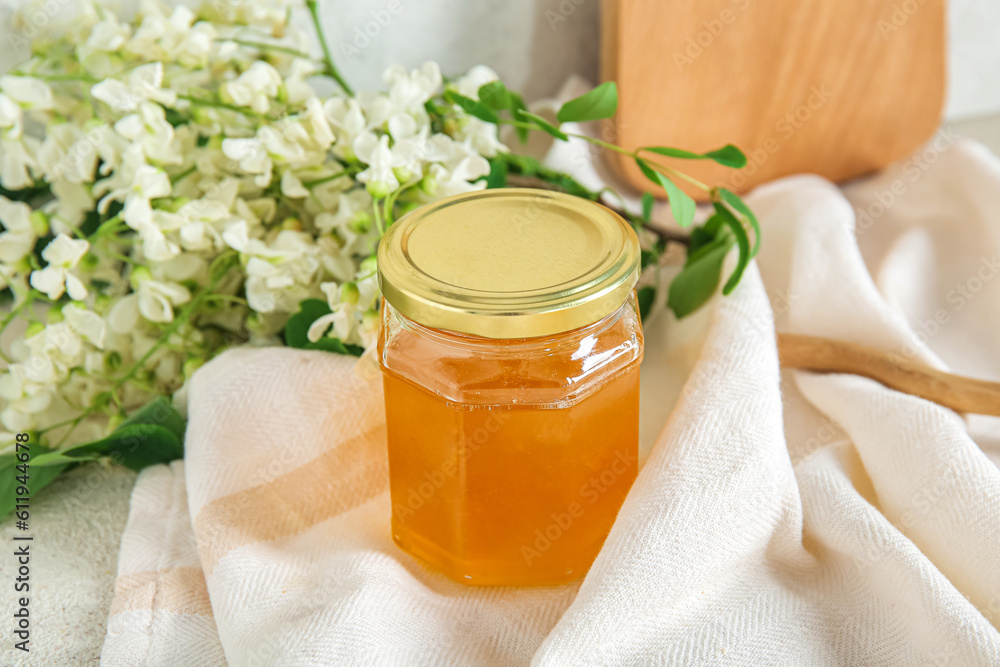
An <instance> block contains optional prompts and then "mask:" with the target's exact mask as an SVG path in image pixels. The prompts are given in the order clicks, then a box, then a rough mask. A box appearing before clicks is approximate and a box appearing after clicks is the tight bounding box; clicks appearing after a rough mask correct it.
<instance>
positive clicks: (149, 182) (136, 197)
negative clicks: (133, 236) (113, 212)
mask: <svg viewBox="0 0 1000 667" xmlns="http://www.w3.org/2000/svg"><path fill="white" fill-rule="evenodd" d="M128 160H129V161H130V162H131V163H135V162H136V160H134V159H132V158H128ZM128 171H129V169H128V168H125V167H124V166H123V168H121V169H118V170H117V172H116V173H115V176H113V177H112V178H109V179H107V181H101V182H100V183H98V184H97V185H96V186H95V188H94V190H95V194H99V193H100V192H101V191H103V190H106V189H107V188H108V187H109V186H110V187H113V186H115V185H118V186H119V187H116V188H115V189H113V190H111V192H109V193H108V194H107V195H105V196H104V197H103V198H102V199H101V201H100V202H98V205H97V208H98V211H100V212H101V213H106V212H107V210H108V206H109V205H110V204H111V202H112V201H121V200H124V202H125V206H124V208H123V209H122V214H121V215H122V219H123V220H124V221H125V222H126V224H128V226H129V227H131V228H132V229H140V228H141V227H142V226H143V225H146V224H149V223H150V222H152V219H153V207H152V205H151V204H150V200H152V199H156V198H158V197H168V196H169V195H170V194H171V192H173V189H172V187H171V185H170V178H169V177H168V176H167V174H166V172H164V171H163V170H162V169H157V168H156V167H152V166H150V165H148V164H142V163H141V162H140V163H139V166H138V168H136V169H135V171H134V172H132V175H131V179H130V180H129V181H127V183H128V185H122V181H123V180H124V179H127V178H129V176H128Z"/></svg>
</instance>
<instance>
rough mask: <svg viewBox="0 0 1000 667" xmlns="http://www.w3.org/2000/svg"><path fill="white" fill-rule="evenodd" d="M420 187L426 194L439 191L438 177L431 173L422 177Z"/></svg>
mask: <svg viewBox="0 0 1000 667" xmlns="http://www.w3.org/2000/svg"><path fill="white" fill-rule="evenodd" d="M420 189H421V190H422V191H423V192H424V193H425V194H429V195H433V194H434V193H435V192H437V189H438V182H437V179H436V178H434V177H433V176H431V175H430V174H427V175H426V176H424V177H423V178H422V179H420Z"/></svg>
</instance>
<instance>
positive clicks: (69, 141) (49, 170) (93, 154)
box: [38, 123, 97, 183]
mask: <svg viewBox="0 0 1000 667" xmlns="http://www.w3.org/2000/svg"><path fill="white" fill-rule="evenodd" d="M38 166H39V167H40V168H41V169H42V171H44V172H45V175H46V176H47V177H48V178H49V179H50V180H66V181H69V182H70V183H89V182H91V181H93V180H94V170H95V169H96V167H97V149H96V148H95V146H94V144H93V143H92V142H91V141H90V139H88V137H87V136H86V135H85V134H84V133H83V132H82V131H81V130H80V128H79V127H77V126H76V125H74V124H72V123H59V124H56V125H49V127H48V129H47V131H46V134H45V141H43V142H42V145H41V148H39V150H38Z"/></svg>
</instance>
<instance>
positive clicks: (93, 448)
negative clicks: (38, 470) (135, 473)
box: [32, 396, 187, 470]
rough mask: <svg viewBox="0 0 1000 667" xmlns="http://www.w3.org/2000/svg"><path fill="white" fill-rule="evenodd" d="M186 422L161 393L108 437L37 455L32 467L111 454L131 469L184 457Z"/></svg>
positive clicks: (80, 460)
mask: <svg viewBox="0 0 1000 667" xmlns="http://www.w3.org/2000/svg"><path fill="white" fill-rule="evenodd" d="M186 426H187V423H186V422H185V421H184V418H183V417H182V416H181V415H180V413H179V412H177V410H175V409H174V406H173V405H172V404H171V402H170V400H169V399H168V398H166V397H163V396H160V397H157V398H155V399H153V400H152V401H150V402H149V403H147V404H146V405H145V406H143V407H142V409H140V410H139V411H138V412H136V413H135V414H133V415H132V416H130V417H129V418H128V419H126V420H125V421H123V422H122V423H121V425H119V426H118V428H116V429H115V430H114V431H113V432H112V433H111V435H109V436H108V437H106V438H104V439H102V440H97V441H95V442H89V443H86V444H81V445H74V446H73V447H67V448H66V449H62V450H59V451H50V452H47V453H45V454H43V455H41V456H39V457H38V458H37V459H35V461H34V462H33V463H32V465H33V466H39V467H44V466H59V465H67V464H71V463H83V462H85V461H93V460H95V459H99V458H101V457H104V456H110V457H111V458H112V459H114V460H115V462H117V463H120V464H122V465H123V466H125V467H126V468H130V469H132V470H142V469H143V468H145V467H147V466H151V465H155V464H157V463H169V462H171V461H173V460H175V459H179V458H182V457H183V456H184V429H185V428H186Z"/></svg>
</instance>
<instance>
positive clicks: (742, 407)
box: [102, 135, 1000, 665]
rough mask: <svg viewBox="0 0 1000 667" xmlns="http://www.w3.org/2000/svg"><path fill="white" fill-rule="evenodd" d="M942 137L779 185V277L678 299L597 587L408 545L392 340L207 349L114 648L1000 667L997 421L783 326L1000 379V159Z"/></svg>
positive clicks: (144, 652)
mask: <svg viewBox="0 0 1000 667" xmlns="http://www.w3.org/2000/svg"><path fill="white" fill-rule="evenodd" d="M935 141H936V143H935V142H932V143H931V144H930V145H929V146H928V148H927V149H926V150H924V151H923V152H922V153H920V154H918V155H917V156H915V158H914V159H913V160H910V161H907V162H905V163H902V164H900V165H897V166H896V167H894V168H893V169H891V170H889V171H888V172H887V173H885V174H883V175H881V176H879V177H877V178H874V179H871V180H867V181H864V182H861V183H858V184H855V185H852V186H850V187H848V188H847V189H846V193H845V192H844V191H841V190H839V189H838V188H836V187H834V186H833V185H831V184H829V183H827V182H824V181H822V180H820V179H818V178H815V177H809V176H802V177H795V178H789V179H785V180H783V181H780V182H777V183H774V184H771V185H768V186H765V187H763V188H760V189H759V190H758V191H757V192H755V193H754V194H753V195H752V196H751V197H750V199H749V203H750V204H751V206H752V207H753V208H754V210H755V211H757V213H758V215H759V217H760V218H761V222H762V224H763V226H764V234H765V243H764V245H763V250H762V253H761V255H760V257H759V259H758V265H759V267H760V269H759V271H758V269H757V267H756V266H751V268H750V269H749V270H748V272H747V275H746V277H745V278H744V280H743V282H742V284H741V285H740V287H739V288H737V290H736V291H735V292H734V293H733V294H732V295H731V296H729V297H726V298H717V299H716V300H715V301H714V302H713V303H712V304H711V306H710V307H709V308H707V309H706V310H705V311H704V312H703V313H700V314H698V315H696V316H694V317H692V318H689V319H687V320H684V321H681V322H677V321H676V320H674V319H673V318H672V317H671V316H670V315H669V313H667V312H666V311H665V310H664V309H663V308H662V305H661V306H660V307H659V308H658V309H657V310H656V311H655V312H654V314H653V315H652V316H651V318H650V319H649V320H648V322H647V323H646V341H647V349H646V360H645V361H644V365H643V368H642V373H643V380H642V401H643V433H644V434H645V436H646V437H647V438H648V440H649V442H648V443H647V445H648V446H647V447H646V448H645V449H644V455H645V460H644V464H643V466H642V469H641V471H640V474H639V478H638V480H637V481H636V483H635V485H634V487H633V488H632V490H631V492H630V494H629V496H628V499H627V500H626V502H625V504H624V506H623V507H622V510H621V512H620V514H619V516H618V519H617V521H616V523H615V525H614V528H613V530H612V532H611V534H610V536H609V537H608V540H607V542H606V543H605V545H604V548H603V550H602V551H601V553H600V555H599V556H598V558H597V560H596V562H595V563H594V565H593V567H592V568H591V569H590V571H589V573H588V574H587V575H586V577H585V578H584V579H582V580H581V581H579V582H576V583H573V584H569V585H564V586H554V587H535V588H468V587H465V586H462V585H460V584H457V583H455V582H452V581H451V580H449V579H447V578H445V577H444V576H443V575H441V574H439V573H437V572H435V571H433V570H431V569H429V568H427V567H426V566H424V565H423V564H422V563H420V562H418V561H416V560H414V559H412V558H411V557H409V556H408V555H406V554H405V553H403V552H402V551H400V550H399V549H397V548H396V547H395V546H394V544H393V543H392V540H391V537H390V528H389V515H390V505H389V495H388V472H387V463H386V445H385V430H384V417H383V414H382V410H383V407H382V399H381V389H380V378H379V375H378V370H377V367H376V366H375V364H374V361H373V360H372V359H371V358H370V357H365V358H363V359H362V360H361V361H360V362H358V363H357V365H355V362H354V360H352V359H349V358H346V357H339V356H336V355H330V354H324V353H319V352H303V351H296V350H290V349H240V350H233V351H230V352H227V353H225V354H223V355H222V356H220V357H219V358H217V359H216V360H214V361H212V362H211V363H209V364H207V365H206V366H205V367H204V368H202V369H201V370H200V371H199V372H198V373H197V374H196V376H195V378H194V380H193V383H192V386H191V391H190V401H189V404H190V408H189V412H190V415H189V416H190V423H189V427H188V434H187V453H186V461H185V463H184V465H183V466H182V465H181V464H174V465H172V466H170V467H166V466H161V467H158V468H153V469H149V470H147V471H145V472H143V473H142V475H141V476H140V479H139V481H138V483H137V485H136V490H135V492H134V495H133V500H132V514H131V517H130V519H129V524H128V526H127V528H126V532H125V538H124V539H123V545H122V554H121V558H120V564H119V573H118V574H119V578H118V587H117V590H116V597H115V604H114V608H113V610H112V615H111V618H110V620H109V628H108V637H107V640H106V643H105V648H104V654H103V657H102V664H105V665H131V664H142V665H176V664H222V663H223V662H224V661H228V664H230V665H264V664H281V665H332V664H371V665H381V664H413V665H453V664H463V665H493V664H496V665H523V664H529V663H530V664H535V665H570V664H573V665H576V664H609V665H644V664H684V665H687V664H733V665H774V664H781V665H803V664H809V665H824V664H830V665H843V664H865V665H921V664H962V665H995V664H1000V632H998V627H1000V470H998V467H997V464H998V462H1000V420H998V419H995V418H988V417H979V416H969V417H964V416H960V415H956V414H955V413H953V412H951V411H949V410H946V409H944V408H942V407H940V406H937V405H935V404H932V403H929V402H927V401H924V400H922V399H918V398H915V397H912V396H908V395H904V394H900V393H897V392H894V391H892V390H889V389H887V388H885V387H883V386H881V385H879V384H877V383H875V382H872V381H870V380H866V379H862V378H858V377H854V376H846V375H825V376H820V375H814V374H810V373H806V372H801V371H782V370H781V369H780V368H779V365H778V357H777V352H776V348H775V336H774V332H775V326H777V328H778V330H781V331H791V332H795V333H806V334H817V335H823V336H829V337H833V338H839V339H843V340H849V341H856V342H863V343H865V344H868V345H872V346H876V347H879V348H882V349H885V350H888V351H892V352H894V353H896V354H899V355H901V356H903V357H909V358H914V359H919V360H922V361H924V362H927V363H931V364H934V365H936V366H938V367H941V368H951V369H953V370H955V371H957V372H962V373H966V374H970V375H975V376H978V377H983V378H988V379H994V380H997V379H1000V337H998V336H997V335H996V332H997V331H998V330H1000V280H994V278H995V277H996V275H997V273H998V272H1000V266H998V264H997V253H1000V217H998V216H997V215H996V213H995V212H996V211H1000V161H998V160H997V159H996V158H995V157H994V156H992V155H990V154H989V153H988V152H987V151H986V150H985V149H983V148H982V147H980V146H978V145H975V144H971V143H965V142H957V143H956V142H955V141H954V140H952V139H950V138H949V137H947V136H946V135H942V136H941V137H938V138H936V140H935ZM563 157H567V156H563ZM577 162H578V161H577ZM584 176H586V175H584ZM185 489H186V498H185ZM185 500H186V504H185ZM188 512H189V513H190V519H188ZM223 654H224V657H223Z"/></svg>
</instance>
